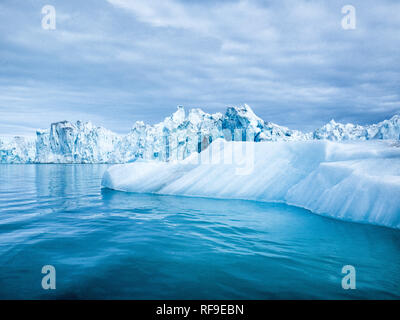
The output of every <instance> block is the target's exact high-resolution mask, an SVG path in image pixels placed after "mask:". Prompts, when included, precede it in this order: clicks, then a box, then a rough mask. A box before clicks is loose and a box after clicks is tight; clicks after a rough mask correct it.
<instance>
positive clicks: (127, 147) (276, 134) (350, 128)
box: [0, 105, 400, 163]
mask: <svg viewBox="0 0 400 320" xmlns="http://www.w3.org/2000/svg"><path fill="white" fill-rule="evenodd" d="M218 138H224V139H225V140H227V141H231V140H235V141H255V142H262V141H304V140H311V139H316V140H321V139H324V140H325V139H326V140H334V141H342V140H375V139H395V140H399V139H400V117H399V116H394V117H393V118H392V119H390V120H385V121H383V122H380V123H378V124H375V125H371V126H359V125H353V124H346V125H344V124H340V123H336V122H334V121H333V120H332V121H331V122H330V123H328V124H327V125H325V126H324V127H322V128H320V129H318V130H315V131H314V132H313V133H302V132H300V131H296V130H290V129H288V128H286V127H283V126H279V125H276V124H274V123H271V122H265V121H264V120H262V119H261V118H259V117H258V116H257V115H255V114H254V112H253V110H252V109H251V108H250V107H249V106H248V105H244V106H240V107H230V108H228V109H227V110H226V112H225V114H221V113H215V114H208V113H205V112H203V111H202V110H200V109H192V110H190V111H189V112H188V114H186V113H185V110H184V109H183V107H178V110H177V111H176V112H175V113H174V114H172V115H171V116H170V117H167V118H166V119H165V120H164V121H163V122H160V123H158V124H155V125H146V124H144V123H143V122H141V121H138V122H136V123H135V124H134V126H133V128H132V130H131V131H130V132H129V133H128V134H126V135H118V134H116V133H113V132H111V131H109V130H107V129H104V128H102V127H97V126H94V125H93V124H92V123H90V122H85V123H84V122H81V121H77V122H76V123H71V122H68V121H63V122H58V123H53V124H52V125H51V127H50V128H49V129H46V130H38V131H37V133H36V138H34V139H27V138H20V137H16V138H11V139H1V138H0V162H1V163H126V162H133V161H136V160H138V159H144V160H159V161H174V160H182V159H185V158H187V157H188V156H189V155H191V154H192V153H195V152H200V151H202V150H203V149H205V148H207V146H208V145H209V144H210V143H211V142H213V141H214V140H216V139H218Z"/></svg>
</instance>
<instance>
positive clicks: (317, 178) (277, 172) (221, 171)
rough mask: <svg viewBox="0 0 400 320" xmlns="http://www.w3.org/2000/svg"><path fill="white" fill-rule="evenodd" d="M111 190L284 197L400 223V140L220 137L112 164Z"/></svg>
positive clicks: (316, 208)
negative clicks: (164, 156) (154, 157)
mask: <svg viewBox="0 0 400 320" xmlns="http://www.w3.org/2000/svg"><path fill="white" fill-rule="evenodd" d="M102 185H103V186H104V187H107V188H111V189H115V190H120V191H127V192H145V193H157V194H168V195H186V196H197V197H213V198H227V199H246V200H258V201H267V202H268V201H272V202H274V201H278V202H285V203H288V204H291V205H295V206H299V207H303V208H306V209H309V210H311V211H312V212H314V213H318V214H322V215H326V216H330V217H333V218H339V219H343V220H349V221H355V222H363V223H371V224H377V225H382V226H387V227H393V228H400V145H399V144H398V142H397V143H396V142H391V141H382V140H381V141H358V142H332V141H326V140H320V141H315V140H311V141H295V142H290V141H287V142H260V143H254V142H236V141H234V142H227V141H226V140H223V139H218V140H216V141H214V142H213V143H212V144H211V145H210V147H209V148H208V149H206V150H204V151H202V152H201V153H200V154H198V153H193V154H192V155H191V156H190V157H188V158H187V159H185V160H181V161H174V162H169V163H167V162H159V161H147V162H144V161H139V162H135V163H130V164H119V165H114V166H112V167H110V168H109V169H108V170H107V171H106V173H105V174H104V177H103V181H102Z"/></svg>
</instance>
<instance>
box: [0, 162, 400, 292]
mask: <svg viewBox="0 0 400 320" xmlns="http://www.w3.org/2000/svg"><path fill="white" fill-rule="evenodd" d="M106 168H107V166H106V165H0V298H2V299H5V298H7V299H9V298H13V299H15V298H16V299H113V298H114V299H117V298H118V299H283V298H292V299H355V298H357V299H360V298H361V299H363V298H369V299H372V298H375V299H393V298H400V231H398V230H392V229H388V228H382V227H376V226H370V225H362V224H356V223H349V222H341V221H336V220H333V219H329V218H325V217H321V216H318V215H315V214H312V213H310V212H309V211H307V210H303V209H300V208H295V207H291V206H287V205H283V204H268V203H261V202H254V201H240V200H213V199H204V198H189V197H175V196H158V195H150V194H129V193H123V192H116V191H112V190H108V189H101V187H100V183H101V177H102V174H103V172H104V171H105V169H106ZM44 265H53V266H54V267H55V268H56V272H57V273H56V280H57V282H56V290H53V291H46V290H43V289H42V287H41V280H42V277H43V275H42V274H41V269H42V267H43V266H44ZM344 265H353V266H354V267H355V268H356V270H357V278H356V281H357V282H356V283H357V289H356V290H343V289H342V286H341V280H342V277H343V276H344V275H343V274H341V269H342V267H343V266H344Z"/></svg>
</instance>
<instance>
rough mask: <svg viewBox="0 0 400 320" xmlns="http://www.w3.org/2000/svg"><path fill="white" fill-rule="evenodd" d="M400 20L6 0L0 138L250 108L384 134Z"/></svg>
mask: <svg viewBox="0 0 400 320" xmlns="http://www.w3.org/2000/svg"><path fill="white" fill-rule="evenodd" d="M348 4H350V5H353V6H354V7H355V9H356V18H357V20H356V29H355V30H344V29H343V28H342V24H341V21H342V18H343V17H344V15H343V14H342V12H341V10H342V7H343V6H344V5H348ZM44 5H53V6H54V7H55V9H56V30H44V29H43V28H42V18H43V17H44V15H43V14H42V13H41V11H42V7H43V6H44ZM399 13H400V1H398V0H393V1H391V0H381V1H377V0H375V1H371V0H359V1H355V0H346V1H310V0H308V1H307V0H296V1H291V0H280V1H273V2H272V1H266V0H263V1H261V0H241V1H237V0H220V1H211V0H190V1H188V0H187V1H181V0H154V1H151V0H85V1H83V0H79V1H75V0H68V1H65V0H45V1H41V0H1V2H0V68H1V72H0V135H6V134H12V135H14V134H20V135H29V134H34V133H35V129H36V128H47V127H48V126H49V124H50V123H51V122H56V121H61V120H70V121H76V120H78V119H80V120H91V121H92V122H93V123H95V124H97V125H101V126H104V127H106V128H108V129H111V130H113V131H116V132H119V133H124V132H128V131H129V130H130V128H131V126H132V125H133V123H134V122H135V121H136V120H143V121H145V122H147V123H156V122H159V121H161V120H162V119H163V118H165V117H166V116H168V115H169V114H171V113H172V112H174V110H175V109H176V106H177V105H183V106H185V107H186V108H187V109H189V108H193V107H200V108H202V109H203V110H204V111H206V112H216V111H220V112H223V111H224V110H225V108H226V106H230V105H240V104H243V103H247V104H249V105H250V106H251V107H253V109H254V111H255V112H256V114H258V115H259V116H260V117H261V118H263V119H264V120H267V121H272V122H275V123H277V124H281V125H285V126H288V127H290V128H293V129H302V130H312V129H314V128H316V127H319V126H321V125H322V124H324V123H326V122H328V121H329V120H330V119H332V118H334V119H335V120H336V121H340V122H355V123H360V124H367V123H375V122H378V121H381V120H383V119H385V118H389V117H391V116H392V115H393V114H395V113H398V112H399V111H400V59H399V58H400V14H399Z"/></svg>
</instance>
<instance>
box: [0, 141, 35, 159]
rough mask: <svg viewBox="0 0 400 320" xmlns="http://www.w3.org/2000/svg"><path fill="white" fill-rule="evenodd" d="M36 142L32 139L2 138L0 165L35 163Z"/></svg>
mask: <svg viewBox="0 0 400 320" xmlns="http://www.w3.org/2000/svg"><path fill="white" fill-rule="evenodd" d="M35 158H36V149H35V140H34V139H33V138H30V137H12V138H11V137H10V138H0V163H19V164H21V163H34V162H35Z"/></svg>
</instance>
